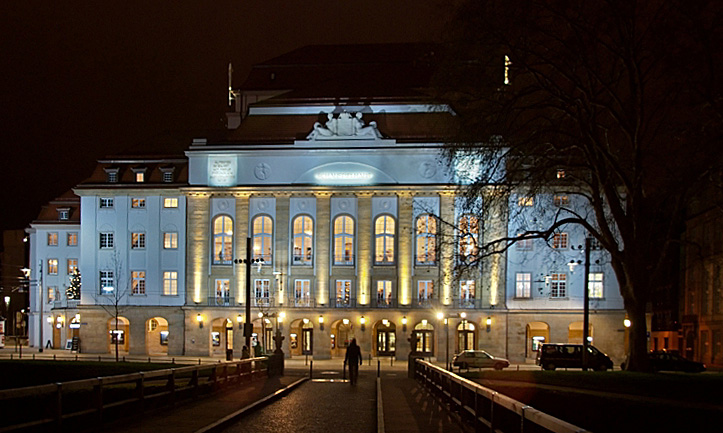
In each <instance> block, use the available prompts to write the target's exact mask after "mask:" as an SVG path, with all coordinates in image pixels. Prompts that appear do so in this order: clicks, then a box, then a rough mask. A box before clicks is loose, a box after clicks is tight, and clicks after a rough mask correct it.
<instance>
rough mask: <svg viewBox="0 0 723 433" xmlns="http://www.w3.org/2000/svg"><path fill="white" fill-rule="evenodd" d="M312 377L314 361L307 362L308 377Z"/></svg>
mask: <svg viewBox="0 0 723 433" xmlns="http://www.w3.org/2000/svg"><path fill="white" fill-rule="evenodd" d="M313 378H314V361H313V360H312V361H311V362H309V379H313Z"/></svg>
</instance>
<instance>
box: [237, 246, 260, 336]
mask: <svg viewBox="0 0 723 433" xmlns="http://www.w3.org/2000/svg"><path fill="white" fill-rule="evenodd" d="M233 262H234V263H235V264H241V263H243V264H245V265H246V323H245V324H244V337H245V338H246V347H248V348H249V350H251V334H253V332H254V325H253V324H252V323H251V265H252V264H256V265H257V266H258V267H259V271H261V265H263V263H264V259H263V258H258V259H252V258H251V238H249V237H247V238H246V258H245V259H235V260H234V261H233ZM262 326H266V325H263V324H262Z"/></svg>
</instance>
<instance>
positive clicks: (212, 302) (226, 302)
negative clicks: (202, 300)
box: [208, 295, 235, 307]
mask: <svg viewBox="0 0 723 433" xmlns="http://www.w3.org/2000/svg"><path fill="white" fill-rule="evenodd" d="M234 305H235V304H234V297H233V296H223V295H222V296H210V297H209V298H208V306H209V307H233V306H234Z"/></svg>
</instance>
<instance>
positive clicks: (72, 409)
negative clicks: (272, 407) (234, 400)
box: [0, 357, 268, 433]
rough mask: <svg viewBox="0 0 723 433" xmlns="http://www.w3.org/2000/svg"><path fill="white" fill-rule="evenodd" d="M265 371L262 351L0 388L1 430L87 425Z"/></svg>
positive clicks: (138, 412)
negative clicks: (228, 359)
mask: <svg viewBox="0 0 723 433" xmlns="http://www.w3.org/2000/svg"><path fill="white" fill-rule="evenodd" d="M267 375H268V358H266V357H260V358H250V359H243V360H240V361H232V362H225V363H218V364H205V365H193V366H188V367H178V368H169V369H164V370H152V371H145V372H138V373H131V374H122V375H117V376H105V377H98V378H95V379H84V380H75V381H70V382H58V383H54V384H48V385H40V386H31V387H26V388H15V389H5V390H0V407H3V410H4V411H5V413H6V415H5V416H3V417H2V418H0V433H4V432H19V431H47V430H49V429H54V430H55V431H61V429H62V430H63V431H70V430H74V429H75V428H76V427H77V428H80V429H83V430H85V429H87V428H88V427H89V426H90V425H94V424H95V425H99V424H100V423H102V422H103V420H104V419H115V418H118V417H121V416H129V414H130V413H132V414H133V415H132V416H134V417H135V416H141V414H142V412H143V411H144V410H151V409H153V410H156V409H158V408H162V407H164V406H173V405H174V404H176V403H177V402H179V401H181V400H185V399H188V398H195V397H198V396H199V395H202V394H207V393H211V392H215V391H218V390H220V389H223V388H227V387H231V386H241V385H242V384H244V383H246V382H249V381H251V380H253V379H255V378H259V377H264V376H267ZM129 408H130V409H132V410H129Z"/></svg>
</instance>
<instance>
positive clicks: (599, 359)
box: [537, 343, 613, 371]
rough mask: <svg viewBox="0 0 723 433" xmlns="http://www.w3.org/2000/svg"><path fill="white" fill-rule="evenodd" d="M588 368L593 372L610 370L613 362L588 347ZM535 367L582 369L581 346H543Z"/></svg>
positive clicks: (549, 344) (538, 353)
mask: <svg viewBox="0 0 723 433" xmlns="http://www.w3.org/2000/svg"><path fill="white" fill-rule="evenodd" d="M587 350H588V357H587V361H588V367H589V368H592V369H593V370H595V371H605V370H612V368H613V361H612V360H611V359H610V357H609V356H607V355H606V354H604V353H602V352H601V351H599V350H597V349H596V348H594V347H593V346H588V347H587ZM537 365H539V366H541V367H542V369H543V370H554V369H556V368H558V367H560V368H582V344H569V343H567V344H553V343H548V344H543V345H542V347H540V350H539V351H538V352H537Z"/></svg>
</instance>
